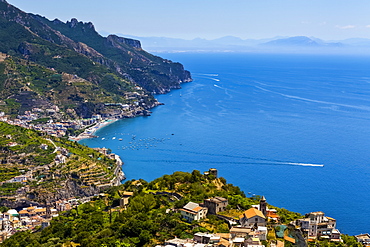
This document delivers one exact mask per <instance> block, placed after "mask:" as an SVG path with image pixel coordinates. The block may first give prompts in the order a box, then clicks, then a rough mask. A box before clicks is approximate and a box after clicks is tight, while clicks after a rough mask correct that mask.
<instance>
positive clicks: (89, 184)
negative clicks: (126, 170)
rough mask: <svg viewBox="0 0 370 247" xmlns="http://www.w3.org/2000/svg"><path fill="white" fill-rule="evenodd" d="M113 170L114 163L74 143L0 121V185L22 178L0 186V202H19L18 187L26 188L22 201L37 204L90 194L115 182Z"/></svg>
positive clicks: (115, 165)
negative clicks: (15, 198) (20, 176)
mask: <svg viewBox="0 0 370 247" xmlns="http://www.w3.org/2000/svg"><path fill="white" fill-rule="evenodd" d="M116 167H117V164H116V161H115V160H113V159H110V158H108V157H107V156H105V155H103V154H101V153H99V152H97V151H95V150H93V149H91V148H88V147H86V146H83V145H80V144H78V143H76V142H71V141H68V140H65V139H60V138H56V137H51V136H47V135H45V134H43V133H41V132H38V131H34V130H30V129H25V128H22V127H18V126H13V125H9V124H6V123H3V122H0V170H1V175H0V182H5V181H8V180H10V179H12V178H14V177H15V176H19V175H22V176H24V177H25V179H22V180H24V182H22V181H21V182H22V183H18V182H9V183H2V186H1V187H0V199H6V200H12V199H13V198H14V196H15V195H17V197H18V199H19V196H20V194H19V193H16V192H15V191H16V190H17V189H19V188H21V187H25V188H27V192H24V193H22V194H21V195H22V196H23V197H24V198H26V199H27V198H28V199H32V200H35V201H39V202H44V201H45V200H47V199H50V200H56V199H58V198H68V197H71V196H86V195H93V194H94V193H97V192H99V189H98V185H101V184H107V183H110V182H111V180H112V179H114V177H115V174H114V171H115V169H116ZM67 183H68V184H70V186H66V184H67ZM68 188H70V190H69V191H68Z"/></svg>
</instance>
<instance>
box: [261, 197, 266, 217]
mask: <svg viewBox="0 0 370 247" xmlns="http://www.w3.org/2000/svg"><path fill="white" fill-rule="evenodd" d="M260 211H261V212H262V213H263V215H264V216H267V202H266V198H265V196H262V198H261V200H260Z"/></svg>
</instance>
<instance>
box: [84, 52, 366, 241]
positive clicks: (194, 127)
mask: <svg viewBox="0 0 370 247" xmlns="http://www.w3.org/2000/svg"><path fill="white" fill-rule="evenodd" d="M160 55H161V56H162V57H165V58H167V59H171V60H173V61H177V62H181V63H182V64H184V66H185V68H186V69H187V70H190V71H191V73H192V76H193V79H194V81H193V82H191V83H187V84H184V85H183V88H182V89H180V90H174V91H172V92H170V93H169V94H166V95H159V96H158V97H157V98H158V100H159V101H160V102H163V103H164V104H165V105H163V106H158V107H156V108H154V109H153V110H152V111H153V113H152V116H149V117H137V118H134V119H125V120H120V121H117V122H115V123H113V124H111V125H109V126H107V127H105V128H103V129H101V130H100V131H98V132H97V135H98V136H99V137H98V138H94V139H87V140H83V141H81V143H84V144H86V145H88V146H90V147H107V148H110V149H112V151H113V152H114V153H117V154H119V155H120V156H121V157H122V159H123V161H124V163H125V164H124V166H123V171H124V172H125V174H126V176H127V179H129V180H130V179H139V178H143V179H145V180H147V181H151V180H153V179H155V178H157V177H160V176H162V175H164V174H171V173H173V172H174V171H186V172H191V171H192V170H194V169H197V170H200V171H202V172H203V171H206V170H208V169H209V168H217V169H218V171H219V175H220V176H222V177H224V178H226V179H227V181H228V182H229V183H233V184H234V185H237V186H239V187H240V188H241V189H242V190H243V191H244V192H245V193H246V194H247V195H251V194H256V195H264V196H265V197H266V199H267V202H268V203H269V204H272V205H275V206H278V207H284V208H286V209H289V210H291V211H296V212H299V213H302V214H305V213H309V212H313V211H323V212H324V213H325V214H326V215H328V216H331V217H333V218H335V219H337V227H338V228H339V230H340V231H341V232H343V233H346V234H350V235H355V234H360V233H364V232H370V224H369V218H370V57H366V56H350V55H343V56H341V55H297V54H290V55H281V54H273V55H272V54H232V53H230V54H228V53H222V54H189V53H178V54H160ZM114 137H115V138H114ZM103 138H104V139H103ZM120 138H122V140H121V141H120V140H119V139H120ZM249 193H250V194H249Z"/></svg>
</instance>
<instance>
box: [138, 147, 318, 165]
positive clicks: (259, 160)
mask: <svg viewBox="0 0 370 247" xmlns="http://www.w3.org/2000/svg"><path fill="white" fill-rule="evenodd" d="M157 150H159V151H160V150H161V151H170V152H176V153H181V152H182V153H191V154H199V155H207V156H218V157H227V158H234V159H248V160H251V161H256V162H244V161H240V162H238V161H204V160H200V161H199V160H198V161H189V160H157V161H156V162H166V163H207V164H208V163H216V164H248V165H285V166H305V167H324V165H323V164H312V163H303V162H293V161H285V160H275V159H266V158H255V157H249V156H238V155H228V154H211V153H201V152H195V151H185V150H171V149H157ZM151 161H153V160H151ZM151 161H147V160H142V162H151Z"/></svg>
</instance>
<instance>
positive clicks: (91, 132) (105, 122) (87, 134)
mask: <svg viewBox="0 0 370 247" xmlns="http://www.w3.org/2000/svg"><path fill="white" fill-rule="evenodd" d="M117 120H118V119H104V120H101V121H99V122H98V123H96V124H94V125H93V126H90V127H89V128H87V129H85V131H84V132H82V133H81V134H79V135H78V136H71V137H69V139H70V140H72V141H81V140H83V139H87V138H94V137H96V135H95V133H96V132H97V131H98V130H100V129H102V128H104V127H106V126H108V125H110V124H112V123H114V122H116V121H117Z"/></svg>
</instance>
